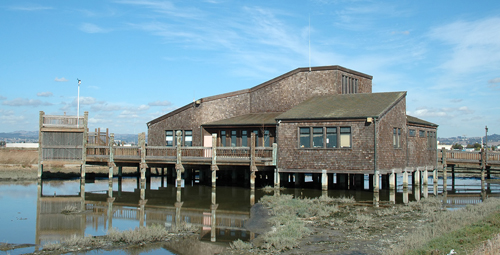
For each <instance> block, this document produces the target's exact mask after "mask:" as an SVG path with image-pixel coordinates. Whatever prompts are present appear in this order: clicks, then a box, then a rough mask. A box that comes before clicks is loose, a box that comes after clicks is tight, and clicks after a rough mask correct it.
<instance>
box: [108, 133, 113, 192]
mask: <svg viewBox="0 0 500 255" xmlns="http://www.w3.org/2000/svg"><path fill="white" fill-rule="evenodd" d="M114 147H115V134H113V133H111V135H110V136H109V162H108V167H109V175H108V179H109V181H110V182H112V181H113V171H114V166H115V160H114V151H115V148H114Z"/></svg>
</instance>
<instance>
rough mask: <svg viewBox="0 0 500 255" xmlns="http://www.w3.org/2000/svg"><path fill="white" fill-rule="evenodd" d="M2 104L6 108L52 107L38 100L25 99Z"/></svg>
mask: <svg viewBox="0 0 500 255" xmlns="http://www.w3.org/2000/svg"><path fill="white" fill-rule="evenodd" d="M2 104H3V105H8V106H33V107H36V106H49V105H52V104H51V103H49V102H43V101H41V100H38V99H27V98H16V99H14V100H9V101H3V102H2Z"/></svg>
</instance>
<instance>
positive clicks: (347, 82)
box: [342, 75, 358, 94]
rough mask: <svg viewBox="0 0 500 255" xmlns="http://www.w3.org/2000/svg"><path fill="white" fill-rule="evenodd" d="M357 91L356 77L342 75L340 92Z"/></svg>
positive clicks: (352, 92)
mask: <svg viewBox="0 0 500 255" xmlns="http://www.w3.org/2000/svg"><path fill="white" fill-rule="evenodd" d="M355 93H358V79H355V78H352V77H349V76H346V75H342V94H355Z"/></svg>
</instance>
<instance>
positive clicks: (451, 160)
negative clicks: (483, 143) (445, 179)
mask: <svg viewBox="0 0 500 255" xmlns="http://www.w3.org/2000/svg"><path fill="white" fill-rule="evenodd" d="M437 157H438V162H439V163H440V164H441V165H443V166H455V165H458V166H469V167H471V168H478V169H483V170H484V169H490V168H494V167H500V153H499V152H492V151H486V150H484V149H481V151H470V152H469V151H455V150H445V149H444V148H443V149H441V150H439V151H438V155H437Z"/></svg>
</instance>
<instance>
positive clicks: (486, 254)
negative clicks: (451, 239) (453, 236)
mask: <svg viewBox="0 0 500 255" xmlns="http://www.w3.org/2000/svg"><path fill="white" fill-rule="evenodd" d="M499 251H500V234H498V235H496V236H495V237H494V238H492V239H489V240H487V241H486V242H484V243H483V244H482V245H481V246H479V247H477V248H476V249H475V250H474V251H472V252H471V253H470V254H471V255H497V254H498V253H499Z"/></svg>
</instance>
